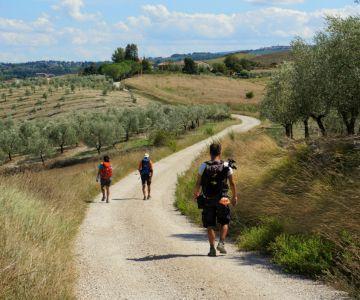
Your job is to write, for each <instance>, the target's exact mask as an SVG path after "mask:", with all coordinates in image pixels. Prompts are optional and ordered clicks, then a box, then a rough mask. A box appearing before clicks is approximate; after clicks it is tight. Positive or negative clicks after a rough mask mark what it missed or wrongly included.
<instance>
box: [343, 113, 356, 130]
mask: <svg viewBox="0 0 360 300" xmlns="http://www.w3.org/2000/svg"><path fill="white" fill-rule="evenodd" d="M341 116H342V118H343V121H344V123H345V126H346V131H347V134H348V135H354V134H355V123H356V116H357V115H356V116H355V115H354V114H353V113H352V114H351V118H350V119H348V118H347V116H346V113H341Z"/></svg>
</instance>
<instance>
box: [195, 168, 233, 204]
mask: <svg viewBox="0 0 360 300" xmlns="http://www.w3.org/2000/svg"><path fill="white" fill-rule="evenodd" d="M205 164H206V168H205V170H204V173H203V174H202V176H201V187H202V192H203V194H204V196H205V197H206V198H207V199H219V200H220V198H221V197H223V196H227V193H228V190H229V186H228V184H227V181H228V180H227V178H228V172H229V166H228V165H225V164H224V162H223V161H207V162H205Z"/></svg>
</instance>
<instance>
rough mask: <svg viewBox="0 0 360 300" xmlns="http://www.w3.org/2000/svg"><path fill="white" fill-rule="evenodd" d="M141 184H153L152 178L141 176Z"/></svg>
mask: <svg viewBox="0 0 360 300" xmlns="http://www.w3.org/2000/svg"><path fill="white" fill-rule="evenodd" d="M141 183H142V185H145V184H147V185H150V184H151V176H150V174H141Z"/></svg>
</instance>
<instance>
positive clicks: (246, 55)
mask: <svg viewBox="0 0 360 300" xmlns="http://www.w3.org/2000/svg"><path fill="white" fill-rule="evenodd" d="M232 55H235V56H236V57H237V58H239V59H241V58H246V59H251V58H254V57H255V55H253V54H249V53H242V52H239V53H234V54H232ZM225 57H226V56H222V57H218V58H214V59H209V60H206V62H207V63H209V64H214V63H222V62H224V60H225Z"/></svg>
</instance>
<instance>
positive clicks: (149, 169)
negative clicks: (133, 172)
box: [138, 153, 154, 200]
mask: <svg viewBox="0 0 360 300" xmlns="http://www.w3.org/2000/svg"><path fill="white" fill-rule="evenodd" d="M138 170H139V173H140V177H141V184H142V191H143V194H144V200H146V199H148V200H149V199H150V198H151V179H152V176H153V174H154V168H153V163H152V161H151V159H150V155H149V154H148V153H145V155H144V158H143V159H142V160H141V161H140V163H139V168H138ZM146 186H147V196H146Z"/></svg>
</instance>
